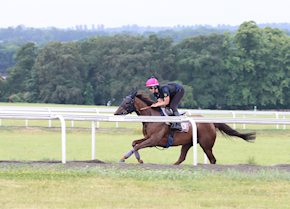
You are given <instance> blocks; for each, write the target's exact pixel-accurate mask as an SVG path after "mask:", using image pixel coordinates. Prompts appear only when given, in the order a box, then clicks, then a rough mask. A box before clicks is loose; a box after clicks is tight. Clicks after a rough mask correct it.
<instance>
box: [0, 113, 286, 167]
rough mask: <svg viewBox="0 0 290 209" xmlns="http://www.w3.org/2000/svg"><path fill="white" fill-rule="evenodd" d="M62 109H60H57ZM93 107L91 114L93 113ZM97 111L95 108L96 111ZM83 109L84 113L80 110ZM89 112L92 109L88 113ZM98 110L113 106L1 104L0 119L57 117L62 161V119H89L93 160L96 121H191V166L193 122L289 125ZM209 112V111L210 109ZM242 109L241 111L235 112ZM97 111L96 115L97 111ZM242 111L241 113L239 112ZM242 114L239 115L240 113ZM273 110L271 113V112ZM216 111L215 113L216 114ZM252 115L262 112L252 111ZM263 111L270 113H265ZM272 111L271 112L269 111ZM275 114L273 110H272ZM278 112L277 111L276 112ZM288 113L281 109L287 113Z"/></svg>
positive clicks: (280, 121) (262, 120) (259, 120)
mask: <svg viewBox="0 0 290 209" xmlns="http://www.w3.org/2000/svg"><path fill="white" fill-rule="evenodd" d="M60 110H61V111H60ZM92 110H93V111H94V114H92ZM96 110H98V111H96ZM81 111H83V112H81ZM90 111H91V112H90ZM100 112H109V113H111V112H112V109H88V108H57V109H54V108H50V109H49V111H48V109H47V108H46V109H45V108H18V107H12V108H11V107H9V108H7V109H5V108H3V107H0V119H24V120H29V119H31V120H32V119H33V120H57V119H58V120H60V123H61V144H62V148H61V156H62V163H66V123H65V121H68V120H70V121H91V131H92V138H91V139H92V150H91V151H92V159H95V140H96V136H95V135H96V133H95V129H96V126H95V122H101V121H109V122H186V121H187V122H190V123H191V124H192V127H193V136H192V140H193V165H197V162H198V160H197V130H196V123H199V122H200V123H232V124H236V123H240V124H277V125H279V124H284V125H286V124H290V119H287V118H285V117H284V118H279V117H275V118H228V117H191V116H179V117H176V116H171V117H164V116H132V115H127V116H112V115H101V114H99V113H100ZM193 112H194V113H195V114H201V112H202V111H200V110H198V113H197V112H196V111H192V112H191V113H193ZM210 112H211V113H212V111H210ZM237 112H242V111H237ZM96 113H97V114H96ZM242 113H244V112H242ZM242 113H241V114H242ZM273 113H274V112H273ZM215 114H216V113H215ZM255 114H263V113H262V112H255ZM265 114H269V112H266V113H265ZM271 114H272V113H271ZM275 114H276V113H275ZM278 114H280V113H278ZM288 114H290V113H289V112H283V115H288Z"/></svg>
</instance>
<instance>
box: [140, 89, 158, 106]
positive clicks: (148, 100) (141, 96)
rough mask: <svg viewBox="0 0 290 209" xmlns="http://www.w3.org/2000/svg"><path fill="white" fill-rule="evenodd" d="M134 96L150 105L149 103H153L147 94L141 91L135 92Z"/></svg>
mask: <svg viewBox="0 0 290 209" xmlns="http://www.w3.org/2000/svg"><path fill="white" fill-rule="evenodd" d="M136 97H138V98H139V99H141V100H142V101H143V102H145V103H146V105H148V106H150V105H152V104H153V103H154V101H153V100H152V99H151V98H150V97H149V96H148V95H145V94H144V93H142V92H139V93H137V94H136Z"/></svg>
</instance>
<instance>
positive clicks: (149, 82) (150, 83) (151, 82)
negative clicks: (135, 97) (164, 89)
mask: <svg viewBox="0 0 290 209" xmlns="http://www.w3.org/2000/svg"><path fill="white" fill-rule="evenodd" d="M145 86H146V87H150V86H159V82H158V80H157V79H156V78H154V77H151V78H149V79H148V80H147V81H146V85H145Z"/></svg>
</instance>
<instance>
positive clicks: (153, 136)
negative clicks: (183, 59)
mask: <svg viewBox="0 0 290 209" xmlns="http://www.w3.org/2000/svg"><path fill="white" fill-rule="evenodd" d="M153 103H154V101H153V100H151V99H150V98H149V97H148V96H146V95H144V94H142V93H138V92H134V93H132V94H130V95H128V96H126V97H125V98H124V100H123V102H122V103H121V104H120V106H119V107H118V109H117V110H116V112H115V113H114V114H115V115H127V114H129V113H132V112H135V113H136V114H137V115H142V116H161V115H162V113H161V109H160V108H159V107H156V108H151V107H150V105H151V104H153ZM196 126H197V138H198V139H197V140H198V141H197V143H199V145H200V146H201V148H202V149H203V151H204V152H205V154H206V156H207V157H208V159H209V161H210V163H211V164H215V163H216V158H215V157H214V155H213V152H212V148H213V146H214V143H215V140H216V129H218V130H219V131H220V132H221V133H222V134H226V135H228V136H235V137H239V138H241V139H243V140H245V141H248V142H249V141H253V140H255V138H256V134H255V133H254V132H253V133H240V132H238V131H237V130H234V129H232V128H231V127H230V126H228V125H227V124H225V123H197V124H196ZM170 131H171V130H170V125H168V124H167V123H165V122H143V135H144V137H143V138H141V139H137V140H134V141H133V142H132V147H133V149H132V150H130V151H129V152H127V153H126V154H125V155H124V156H123V157H122V158H121V160H120V162H125V160H126V159H127V158H129V157H130V156H131V155H132V154H133V153H134V154H135V157H136V159H137V160H138V162H139V163H143V160H141V157H140V154H139V152H138V150H140V149H143V148H146V147H168V146H167V145H168V136H169V133H170ZM179 145H181V146H182V147H181V152H180V156H179V159H178V160H177V161H176V162H175V163H174V164H175V165H179V164H180V163H182V162H183V161H184V160H185V158H186V155H187V152H188V150H189V149H190V148H191V147H192V145H193V143H192V127H191V124H190V127H189V130H188V132H180V131H174V132H173V142H172V143H171V144H170V146H179Z"/></svg>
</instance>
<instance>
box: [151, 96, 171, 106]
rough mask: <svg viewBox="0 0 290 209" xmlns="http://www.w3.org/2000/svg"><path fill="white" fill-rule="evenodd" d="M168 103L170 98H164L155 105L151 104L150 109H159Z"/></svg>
mask: <svg viewBox="0 0 290 209" xmlns="http://www.w3.org/2000/svg"><path fill="white" fill-rule="evenodd" d="M169 102H170V97H169V96H167V97H164V99H161V98H159V99H158V100H157V102H156V103H154V104H152V105H151V107H161V106H166V105H168V104H169Z"/></svg>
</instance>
